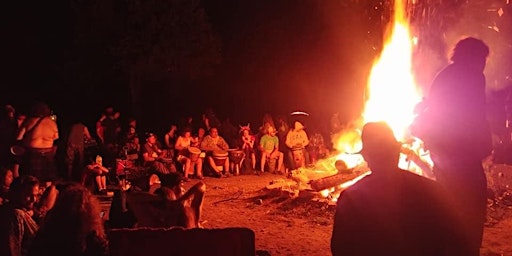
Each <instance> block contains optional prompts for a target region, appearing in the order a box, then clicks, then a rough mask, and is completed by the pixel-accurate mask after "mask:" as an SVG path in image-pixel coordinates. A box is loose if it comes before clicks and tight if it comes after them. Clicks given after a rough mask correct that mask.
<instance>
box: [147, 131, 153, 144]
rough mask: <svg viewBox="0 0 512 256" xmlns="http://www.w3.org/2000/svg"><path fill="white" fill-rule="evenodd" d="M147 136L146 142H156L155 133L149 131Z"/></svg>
mask: <svg viewBox="0 0 512 256" xmlns="http://www.w3.org/2000/svg"><path fill="white" fill-rule="evenodd" d="M145 137H146V142H148V143H150V144H155V143H156V135H155V134H154V133H152V132H147V133H146V136H145Z"/></svg>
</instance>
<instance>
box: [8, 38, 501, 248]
mask: <svg viewBox="0 0 512 256" xmlns="http://www.w3.org/2000/svg"><path fill="white" fill-rule="evenodd" d="M488 54H489V48H488V47H487V46H486V45H485V44H484V43H483V42H482V41H480V40H478V39H475V38H466V39H464V40H461V41H460V42H459V43H458V44H457V46H456V47H455V49H454V54H453V57H452V61H453V63H452V64H451V65H449V66H448V67H447V68H445V69H444V70H443V71H442V72H441V73H439V75H438V76H437V77H436V79H435V80H434V84H433V86H432V88H431V92H430V95H429V97H428V98H427V102H426V104H425V105H424V106H426V107H425V108H424V109H422V111H421V113H420V115H419V117H420V118H419V119H418V121H417V123H415V125H414V126H413V134H414V135H415V136H417V137H419V138H421V139H422V140H423V141H424V142H425V146H426V147H427V149H428V150H430V153H431V155H432V158H433V161H434V164H435V166H434V174H435V181H432V180H430V179H427V178H424V177H420V176H417V175H415V174H412V173H410V172H406V171H403V170H400V169H398V167H397V166H398V159H399V155H400V151H401V146H400V143H398V142H397V141H396V139H395V137H394V134H393V131H392V130H391V129H390V128H389V126H388V125H387V124H386V123H384V122H371V123H367V124H366V125H365V126H364V127H363V130H362V136H361V137H362V144H363V149H362V151H361V154H362V155H363V157H364V159H365V161H366V162H367V163H368V166H369V168H370V169H371V171H372V174H370V175H368V176H366V177H364V178H363V179H362V180H360V181H359V182H358V183H357V184H355V185H353V186H351V187H349V188H347V189H346V190H344V191H343V192H342V193H341V194H340V197H339V199H338V205H337V210H336V214H335V219H334V227H333V232H332V239H331V251H332V254H333V255H479V248H480V245H481V242H482V234H483V224H484V221H485V210H486V178H485V173H484V170H483V167H482V163H481V161H482V159H483V158H484V157H487V156H488V155H490V153H491V149H492V144H491V136H490V130H489V129H488V126H487V125H486V120H485V112H484V109H485V77H484V76H483V69H484V67H485V61H486V58H487V56H488ZM5 112H6V115H5V118H4V119H2V121H1V124H0V125H1V128H2V134H1V135H2V136H1V141H0V151H1V159H0V161H1V162H0V164H1V165H2V169H1V173H0V174H1V176H0V178H1V184H2V187H1V191H0V227H1V228H0V255H49V254H56V255H107V254H108V238H107V235H106V231H105V225H104V220H103V216H102V212H101V209H100V206H99V202H98V197H97V196H95V195H94V194H98V195H105V194H108V190H109V187H108V185H115V189H112V190H114V191H115V192H114V195H113V199H112V205H111V210H110V216H109V226H110V227H120V228H122V227H174V226H178V227H183V228H197V227H201V222H200V218H201V208H202V203H203V199H204V196H205V193H206V185H205V183H204V182H203V181H202V179H203V178H204V176H205V175H210V176H213V177H218V178H221V177H230V176H232V175H239V174H240V173H239V172H240V170H241V169H240V168H239V167H240V166H239V165H240V164H241V162H242V161H246V162H247V163H248V164H246V165H244V168H242V169H243V170H244V171H246V172H248V173H250V174H257V175H261V174H263V173H266V172H275V173H281V174H286V173H287V172H288V171H289V170H291V169H297V168H300V167H305V166H307V165H309V164H312V163H314V161H316V159H319V158H321V154H322V153H323V154H325V152H328V150H326V146H325V145H324V144H323V139H322V138H321V136H318V135H317V134H315V135H313V136H308V133H307V132H306V129H305V125H304V123H303V122H302V121H301V120H299V119H297V118H290V119H292V120H290V121H291V122H290V123H288V120H284V119H283V118H278V119H277V122H276V123H277V124H278V125H277V126H276V125H274V121H273V118H272V117H271V116H270V115H268V114H267V115H265V116H264V118H263V120H264V121H263V123H262V125H261V126H260V127H259V129H258V131H257V132H256V133H253V131H252V130H251V128H250V125H245V126H242V125H240V126H239V127H240V129H236V128H234V129H233V127H229V125H227V124H229V121H228V122H224V123H221V122H220V121H219V120H218V118H217V117H216V116H215V114H214V113H213V111H211V110H208V111H206V113H205V114H203V116H202V119H201V124H200V125H199V126H194V125H193V118H191V117H189V118H186V121H185V122H184V123H183V124H179V125H171V126H170V128H169V130H168V132H166V133H165V134H164V136H163V141H160V140H159V139H158V137H159V136H158V135H156V134H155V133H152V132H149V131H148V132H144V134H143V135H142V136H141V135H140V134H139V131H138V130H137V121H136V120H135V119H129V120H128V124H127V128H126V129H123V127H122V125H121V123H120V119H119V117H120V113H119V112H116V111H114V108H112V107H108V108H106V109H105V111H104V113H102V115H101V117H100V118H99V119H98V120H97V122H96V124H95V131H93V132H91V131H89V129H88V127H87V125H85V124H84V123H82V122H79V121H77V122H75V123H73V125H72V126H71V127H70V131H69V133H68V136H67V138H66V139H67V142H66V147H65V154H64V155H65V161H64V162H65V163H66V164H65V167H64V168H61V170H60V171H59V168H57V164H56V153H57V147H56V141H57V140H59V138H60V136H59V130H58V125H57V118H56V116H55V115H54V114H53V112H52V111H51V109H50V107H49V106H48V105H47V104H45V103H38V104H36V105H34V106H33V108H32V109H31V111H29V113H27V115H26V116H24V115H19V114H18V115H16V112H15V108H14V107H13V106H11V105H8V106H6V107H5ZM454 120H456V121H454ZM288 124H290V126H291V128H289V127H288ZM139 136H141V137H139ZM142 138H143V139H144V141H143V142H142V143H141V142H140V140H141V139H142ZM312 138H315V139H314V140H313V139H312ZM313 142H314V143H313ZM194 178H195V179H198V182H197V183H196V184H195V185H193V186H192V187H191V188H190V189H189V190H188V191H185V190H184V186H183V184H184V182H189V181H190V180H191V179H194Z"/></svg>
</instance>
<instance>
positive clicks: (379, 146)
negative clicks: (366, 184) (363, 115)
mask: <svg viewBox="0 0 512 256" xmlns="http://www.w3.org/2000/svg"><path fill="white" fill-rule="evenodd" d="M361 141H362V143H363V149H362V150H361V154H362V155H363V157H364V159H365V161H366V162H367V163H368V166H369V167H370V169H372V171H374V169H379V170H380V169H382V170H386V169H389V168H390V167H397V166H398V160H399V157H400V147H401V145H400V143H399V142H398V141H397V140H396V139H395V135H394V133H393V130H391V128H390V127H389V125H388V124H386V123H385V122H370V123H367V124H365V125H364V127H363V131H362V134H361ZM372 167H373V168H372ZM379 167H382V168H379ZM374 173H375V172H374Z"/></svg>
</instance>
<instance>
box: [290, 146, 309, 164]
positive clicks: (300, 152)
mask: <svg viewBox="0 0 512 256" xmlns="http://www.w3.org/2000/svg"><path fill="white" fill-rule="evenodd" d="M304 150H305V149H303V148H292V157H293V163H294V165H295V168H294V169H297V168H299V167H305V165H306V161H305V160H306V159H305V158H304Z"/></svg>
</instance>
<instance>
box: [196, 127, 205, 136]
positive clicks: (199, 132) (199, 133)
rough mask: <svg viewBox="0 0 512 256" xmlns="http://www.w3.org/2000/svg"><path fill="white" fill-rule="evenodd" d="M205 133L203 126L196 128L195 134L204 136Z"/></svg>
mask: <svg viewBox="0 0 512 256" xmlns="http://www.w3.org/2000/svg"><path fill="white" fill-rule="evenodd" d="M205 134H206V130H205V129H204V128H199V130H197V136H199V137H204V135H205Z"/></svg>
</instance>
